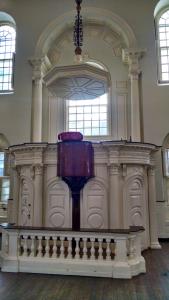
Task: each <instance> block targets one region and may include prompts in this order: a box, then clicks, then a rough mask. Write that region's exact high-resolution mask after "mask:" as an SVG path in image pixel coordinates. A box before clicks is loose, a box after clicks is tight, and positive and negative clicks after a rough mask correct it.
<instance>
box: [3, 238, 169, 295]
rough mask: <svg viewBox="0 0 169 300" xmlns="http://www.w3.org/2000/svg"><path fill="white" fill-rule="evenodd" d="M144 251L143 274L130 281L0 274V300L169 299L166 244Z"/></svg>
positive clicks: (167, 246) (167, 247)
mask: <svg viewBox="0 0 169 300" xmlns="http://www.w3.org/2000/svg"><path fill="white" fill-rule="evenodd" d="M161 245H162V250H146V251H144V256H145V259H146V262H147V273H146V274H143V275H140V276H137V277H135V278H134V279H131V280H119V279H107V278H89V277H75V276H56V275H39V274H36V275H35V274H25V273H22V274H21V273H19V274H15V273H0V300H149V299H152V300H169V242H165V243H164V242H162V243H161Z"/></svg>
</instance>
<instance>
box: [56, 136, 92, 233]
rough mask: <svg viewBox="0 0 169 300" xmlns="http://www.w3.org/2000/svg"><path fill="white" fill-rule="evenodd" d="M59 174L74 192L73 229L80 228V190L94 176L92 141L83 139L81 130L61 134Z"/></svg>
mask: <svg viewBox="0 0 169 300" xmlns="http://www.w3.org/2000/svg"><path fill="white" fill-rule="evenodd" d="M58 138H59V140H61V141H60V142H59V143H58V154H57V155H58V166H57V176H59V177H61V178H62V180H63V181H64V182H66V183H67V185H68V186H69V188H70V190H71V192H72V229H73V230H79V229H80V191H81V189H82V188H83V187H84V185H85V184H86V183H87V182H88V180H89V179H91V178H92V177H94V151H93V146H92V143H91V142H88V141H82V139H83V136H82V135H81V133H79V132H64V133H61V134H59V136H58Z"/></svg>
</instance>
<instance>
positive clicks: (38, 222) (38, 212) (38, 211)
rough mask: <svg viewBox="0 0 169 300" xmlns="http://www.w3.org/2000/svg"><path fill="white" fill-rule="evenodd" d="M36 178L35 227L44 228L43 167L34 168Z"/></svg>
mask: <svg viewBox="0 0 169 300" xmlns="http://www.w3.org/2000/svg"><path fill="white" fill-rule="evenodd" d="M34 171H35V177H34V203H33V208H34V210H33V211H34V213H33V226H37V227H41V226H42V201H43V198H42V195H43V191H42V177H43V166H42V165H35V166H34Z"/></svg>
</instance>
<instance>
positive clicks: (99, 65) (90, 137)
mask: <svg viewBox="0 0 169 300" xmlns="http://www.w3.org/2000/svg"><path fill="white" fill-rule="evenodd" d="M85 63H86V64H89V65H91V66H94V67H97V68H98V69H101V70H105V71H107V68H106V67H105V66H104V65H103V64H102V63H100V62H97V61H96V60H90V61H86V62H85ZM110 98H111V89H110V87H108V88H107V134H106V135H84V138H86V139H88V140H109V139H111V137H112V128H111V118H112V104H111V103H112V101H111V99H110ZM68 101H69V100H68V99H67V100H66V101H64V130H65V131H68V130H69V129H68V109H69V104H68ZM77 101H78V100H77Z"/></svg>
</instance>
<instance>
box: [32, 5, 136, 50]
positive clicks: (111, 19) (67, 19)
mask: <svg viewBox="0 0 169 300" xmlns="http://www.w3.org/2000/svg"><path fill="white" fill-rule="evenodd" d="M74 16H75V11H74V10H73V11H70V12H68V13H65V14H63V15H61V16H59V17H57V18H56V19H55V20H53V21H52V22H51V23H50V24H49V25H48V26H47V27H46V28H45V30H44V31H43V32H42V33H41V35H40V37H39V39H38V41H37V44H36V47H35V56H42V55H45V54H46V53H47V52H48V50H49V48H50V45H51V44H52V43H53V41H54V40H56V38H57V37H58V36H59V35H60V34H61V33H62V32H64V31H65V30H66V29H67V28H68V27H73V23H74ZM83 18H84V20H85V22H89V23H90V22H92V23H98V24H103V25H104V26H107V27H109V28H111V29H113V30H114V31H116V32H117V33H119V34H120V35H121V36H122V37H123V39H124V41H125V43H126V47H127V48H131V47H137V41H136V37H135V34H134V32H133V30H132V28H131V27H130V26H129V25H128V23H127V22H126V21H125V20H124V19H122V18H121V17H120V16H118V15H116V14H114V13H112V12H110V11H108V10H105V9H100V8H95V7H90V8H89V7H85V8H83Z"/></svg>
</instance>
